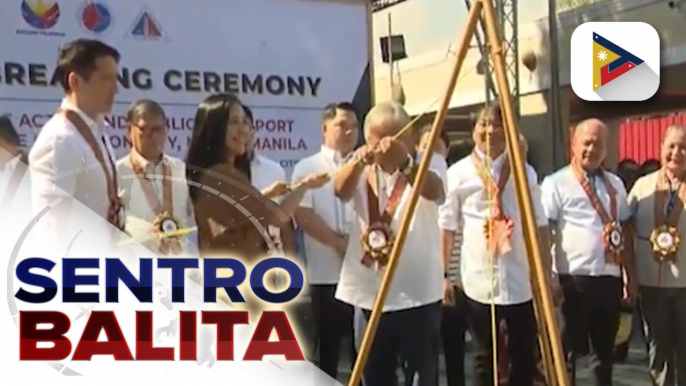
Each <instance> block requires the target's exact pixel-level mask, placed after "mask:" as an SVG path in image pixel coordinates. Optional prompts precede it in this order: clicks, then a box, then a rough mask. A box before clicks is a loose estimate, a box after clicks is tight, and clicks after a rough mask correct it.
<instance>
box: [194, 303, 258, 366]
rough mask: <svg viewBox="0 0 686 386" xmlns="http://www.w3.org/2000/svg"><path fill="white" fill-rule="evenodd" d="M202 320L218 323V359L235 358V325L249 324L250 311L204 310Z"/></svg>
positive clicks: (227, 359) (228, 359)
mask: <svg viewBox="0 0 686 386" xmlns="http://www.w3.org/2000/svg"><path fill="white" fill-rule="evenodd" d="M202 322H203V323H204V324H210V323H214V324H216V325H217V360H218V361H232V360H233V326H234V325H235V324H248V311H203V312H202Z"/></svg>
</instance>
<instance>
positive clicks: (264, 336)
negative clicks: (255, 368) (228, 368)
mask: <svg viewBox="0 0 686 386" xmlns="http://www.w3.org/2000/svg"><path fill="white" fill-rule="evenodd" d="M272 329H275V330H276V334H277V335H278V336H279V341H278V342H270V341H269V335H271V333H272ZM265 355H284V356H285V357H286V360H289V361H304V360H305V357H304V356H303V353H302V350H300V346H299V345H298V340H297V339H295V334H294V333H293V329H292V328H291V324H290V323H289V322H288V317H287V316H286V313H285V312H284V311H264V312H263V313H262V317H261V318H260V321H259V322H258V323H257V328H255V334H254V335H253V336H252V340H251V341H250V345H249V346H248V350H247V351H246V352H245V358H243V360H246V361H261V360H262V357H264V356H265Z"/></svg>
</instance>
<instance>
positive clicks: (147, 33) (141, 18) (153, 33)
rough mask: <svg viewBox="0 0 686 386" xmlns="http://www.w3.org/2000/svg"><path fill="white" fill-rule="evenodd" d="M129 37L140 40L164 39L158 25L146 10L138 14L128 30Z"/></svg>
mask: <svg viewBox="0 0 686 386" xmlns="http://www.w3.org/2000/svg"><path fill="white" fill-rule="evenodd" d="M129 35H130V36H131V37H134V38H136V39H141V40H160V39H162V38H163V37H164V33H163V32H162V28H161V27H160V23H159V22H158V21H157V20H156V19H155V17H154V16H153V15H152V12H150V10H149V9H147V8H145V9H143V10H142V11H141V13H139V14H138V16H137V17H136V19H135V20H134V22H133V25H132V26H131V28H129Z"/></svg>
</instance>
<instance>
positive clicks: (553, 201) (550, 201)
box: [541, 176, 560, 221]
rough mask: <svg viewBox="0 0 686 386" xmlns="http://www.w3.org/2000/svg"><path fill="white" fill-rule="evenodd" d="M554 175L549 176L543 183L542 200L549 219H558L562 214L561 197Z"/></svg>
mask: <svg viewBox="0 0 686 386" xmlns="http://www.w3.org/2000/svg"><path fill="white" fill-rule="evenodd" d="M553 178H554V177H553V176H548V177H546V178H545V179H544V180H543V184H542V185H541V202H542V205H543V210H544V211H545V215H546V217H547V218H548V219H550V220H552V221H557V220H558V217H559V215H560V199H559V196H558V194H557V189H556V188H555V180H554V179H553Z"/></svg>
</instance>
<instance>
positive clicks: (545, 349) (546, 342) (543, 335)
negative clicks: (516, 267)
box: [531, 280, 558, 386]
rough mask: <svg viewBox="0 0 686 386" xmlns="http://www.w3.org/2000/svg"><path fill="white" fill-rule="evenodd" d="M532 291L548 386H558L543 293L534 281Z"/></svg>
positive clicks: (539, 342) (539, 343)
mask: <svg viewBox="0 0 686 386" xmlns="http://www.w3.org/2000/svg"><path fill="white" fill-rule="evenodd" d="M531 289H532V290H533V297H534V313H535V314H536V325H537V327H538V331H539V332H538V345H539V347H540V350H541V359H542V360H543V370H544V371H545V374H544V375H545V379H546V386H558V384H557V378H555V364H554V363H555V362H554V361H553V353H552V352H551V351H550V349H551V347H550V338H549V336H548V333H547V328H546V326H545V318H544V317H543V311H542V309H543V307H542V304H543V302H542V300H541V293H540V290H539V289H538V284H537V283H536V282H535V281H534V280H532V281H531Z"/></svg>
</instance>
